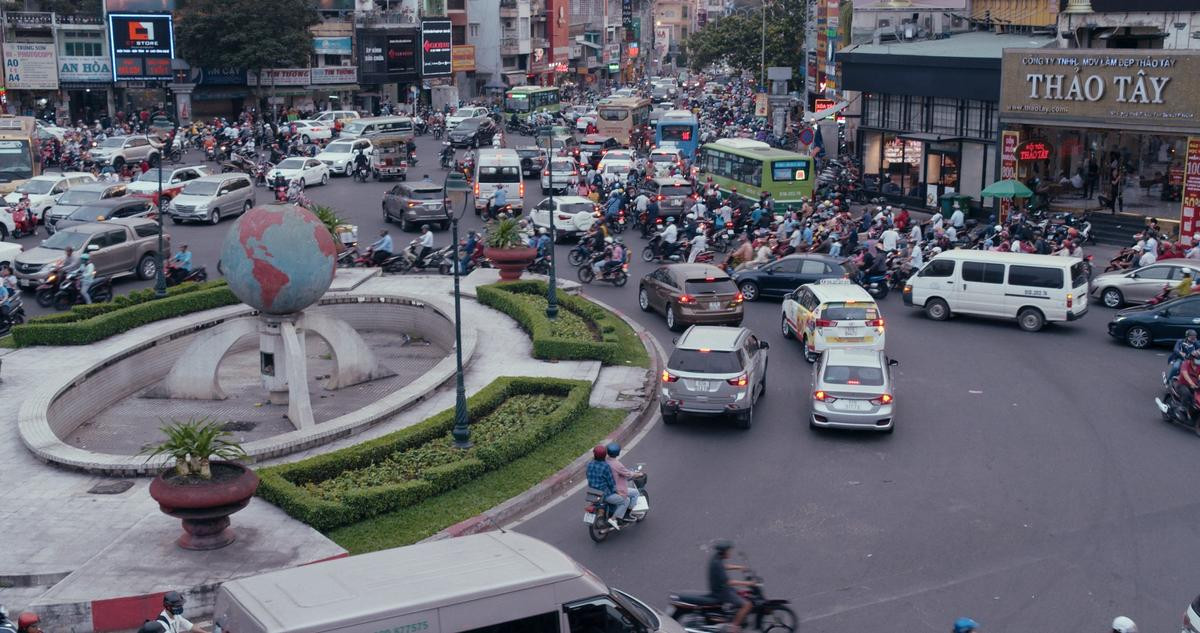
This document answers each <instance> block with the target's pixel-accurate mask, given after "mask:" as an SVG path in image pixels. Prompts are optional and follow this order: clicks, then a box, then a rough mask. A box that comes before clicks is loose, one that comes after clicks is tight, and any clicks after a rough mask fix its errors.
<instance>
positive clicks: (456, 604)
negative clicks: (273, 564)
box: [213, 532, 683, 633]
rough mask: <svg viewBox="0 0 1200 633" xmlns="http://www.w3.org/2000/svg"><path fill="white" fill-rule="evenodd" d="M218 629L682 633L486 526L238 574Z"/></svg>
mask: <svg viewBox="0 0 1200 633" xmlns="http://www.w3.org/2000/svg"><path fill="white" fill-rule="evenodd" d="M213 630H214V632H220V633H366V632H373V631H379V632H384V633H438V632H439V631H442V632H451V631H453V632H456V633H478V632H485V631H486V632H497V631H500V632H507V631H514V632H515V631H520V632H521V633H567V632H576V631H644V632H645V633H657V632H660V631H661V632H663V633H683V627H681V626H680V625H679V624H678V623H676V622H675V621H674V620H672V619H671V618H669V617H666V616H665V615H663V614H661V613H659V612H658V611H656V610H655V609H654V608H652V607H650V606H649V605H647V604H646V603H644V602H642V601H641V600H638V599H637V598H634V597H633V596H631V595H629V594H627V593H624V592H622V591H619V590H616V589H611V588H609V587H608V585H606V584H605V583H604V581H603V580H601V579H600V578H599V577H598V576H596V575H595V574H593V573H592V572H591V571H589V570H588V569H587V568H585V567H584V566H583V565H580V564H579V563H577V562H575V561H574V560H572V559H571V558H570V557H569V556H567V555H566V554H564V553H562V552H561V551H559V550H558V549H556V548H554V547H552V546H550V545H548V544H546V543H543V542H542V541H539V540H537V539H535V538H533V537H530V536H525V535H523V534H518V533H516V532H487V533H484V534H473V535H469V536H460V537H458V538H450V539H443V540H439V541H432V542H427V543H418V544H416V545H409V546H407V547H399V548H395V549H389V550H383V551H380V552H374V553H371V554H360V555H358V556H350V557H348V558H339V559H337V560H331V561H326V562H321V563H316V564H313V565H304V566H301V567H292V568H290V569H282V570H279V571H273V572H268V573H265V574H259V575H257V576H248V577H245V578H238V579H236V580H230V581H228V582H225V583H224V584H222V585H221V586H220V587H219V588H218V589H217V595H216V604H215V606H214V609H213Z"/></svg>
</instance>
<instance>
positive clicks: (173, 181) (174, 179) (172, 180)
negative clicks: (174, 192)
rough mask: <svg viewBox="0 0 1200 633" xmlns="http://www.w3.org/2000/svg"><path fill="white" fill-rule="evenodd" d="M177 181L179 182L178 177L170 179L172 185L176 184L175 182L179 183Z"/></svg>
mask: <svg viewBox="0 0 1200 633" xmlns="http://www.w3.org/2000/svg"><path fill="white" fill-rule="evenodd" d="M179 182H180V181H179V179H178V178H172V179H171V184H172V185H177V184H179Z"/></svg>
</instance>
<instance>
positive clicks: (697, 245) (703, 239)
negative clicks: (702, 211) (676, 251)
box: [687, 231, 708, 264]
mask: <svg viewBox="0 0 1200 633" xmlns="http://www.w3.org/2000/svg"><path fill="white" fill-rule="evenodd" d="M707 248H708V236H706V235H705V234H704V232H703V231H701V232H699V233H697V234H696V237H694V238H692V241H691V248H690V249H688V258H687V260H688V263H689V264H694V263H695V262H696V257H698V256H699V255H700V253H703V252H704V251H705V250H706V249H707Z"/></svg>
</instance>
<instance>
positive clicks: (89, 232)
mask: <svg viewBox="0 0 1200 633" xmlns="http://www.w3.org/2000/svg"><path fill="white" fill-rule="evenodd" d="M163 240H164V244H165V247H166V248H165V252H164V253H163V260H167V259H170V257H171V236H169V235H163ZM68 246H69V247H71V248H72V249H74V250H75V253H76V254H80V255H81V254H83V253H89V254H90V255H91V258H92V263H93V264H95V266H96V276H97V277H121V276H125V275H136V276H137V277H138V278H140V279H153V278H154V276H155V275H156V274H158V261H157V260H156V259H155V254H156V253H157V249H158V223H157V222H154V221H153V220H147V219H145V218H126V219H113V220H108V221H106V222H88V223H85V224H77V225H75V226H71V227H67V228H64V229H62V230H61V231H57V232H55V233H54V235H51V236H50V238H49V239H47V240H45V241H43V242H42V243H41V245H40V246H37V247H35V248H32V249H30V250H28V251H25V252H24V253H21V254H20V255H17V257H16V261H15V262H14V271H15V272H16V275H17V283H18V284H19V285H20V286H21V287H22V288H26V289H32V288H36V287H37V285H38V284H40V283H41V282H42V281H43V280H45V278H46V276H47V275H49V274H50V273H51V272H52V271H53V270H54V269H55V268H56V267H57V266H58V265H59V264H61V263H62V260H63V259H64V258H65V257H66V248H67V247H68Z"/></svg>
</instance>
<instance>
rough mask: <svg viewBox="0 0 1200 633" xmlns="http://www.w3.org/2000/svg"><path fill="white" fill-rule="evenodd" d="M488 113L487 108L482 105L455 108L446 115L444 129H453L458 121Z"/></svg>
mask: <svg viewBox="0 0 1200 633" xmlns="http://www.w3.org/2000/svg"><path fill="white" fill-rule="evenodd" d="M488 114H489V113H488V109H487V108H485V107H483V106H463V107H461V108H459V109H457V110H455V111H454V114H451V115H449V116H447V117H446V131H447V132H449V131H451V130H453V129H454V128H456V127H458V124H459V123H462V122H463V121H466V120H467V119H473V118H475V117H482V116H487V115H488Z"/></svg>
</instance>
